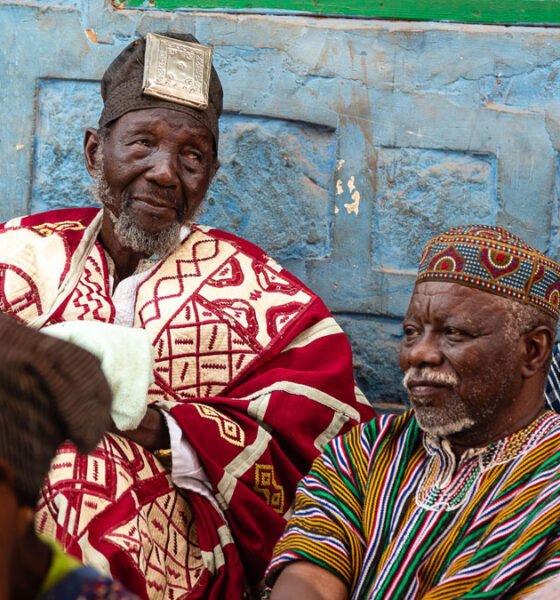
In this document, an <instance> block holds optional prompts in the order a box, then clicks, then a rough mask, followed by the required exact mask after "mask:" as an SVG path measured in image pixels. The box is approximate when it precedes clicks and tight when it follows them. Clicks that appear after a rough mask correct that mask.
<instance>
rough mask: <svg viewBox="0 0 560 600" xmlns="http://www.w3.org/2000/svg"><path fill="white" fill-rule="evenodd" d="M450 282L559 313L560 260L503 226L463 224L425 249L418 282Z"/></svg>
mask: <svg viewBox="0 0 560 600" xmlns="http://www.w3.org/2000/svg"><path fill="white" fill-rule="evenodd" d="M423 281H448V282H450V283H459V284H462V285H468V286H470V287H474V288H479V289H481V290H483V291H485V292H489V293H491V294H496V295H498V296H503V297H505V298H511V299H512V300H517V301H518V302H523V303H525V304H532V305H533V306H536V307H537V308H540V309H542V310H544V311H546V312H547V313H549V314H550V315H552V316H553V317H554V318H556V319H558V316H559V314H560V264H558V263H557V262H555V261H553V260H551V259H550V258H548V257H547V256H545V255H544V254H543V253H542V252H540V251H539V250H537V249H536V248H533V247H532V246H530V245H529V244H526V243H525V242H524V241H523V240H521V239H520V238H518V237H517V236H515V235H513V234H512V233H510V232H509V231H507V230H506V229H502V228H501V227H492V226H489V225H466V226H464V227H456V228H453V229H450V230H449V231H446V232H444V233H441V234H440V235H437V236H436V237H434V238H432V239H431V240H430V241H429V242H428V243H427V244H426V246H425V247H424V250H423V252H422V256H421V258H420V265H419V267H418V275H417V277H416V283H421V282H423Z"/></svg>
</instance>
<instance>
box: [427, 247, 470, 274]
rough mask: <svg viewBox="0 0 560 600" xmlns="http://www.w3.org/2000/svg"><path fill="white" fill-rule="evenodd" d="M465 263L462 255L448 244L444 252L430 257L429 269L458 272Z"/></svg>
mask: <svg viewBox="0 0 560 600" xmlns="http://www.w3.org/2000/svg"><path fill="white" fill-rule="evenodd" d="M464 265H465V260H464V259H463V257H462V256H461V255H460V254H459V253H458V252H457V250H455V248H453V247H452V246H450V247H449V248H447V249H446V250H445V251H444V252H441V253H440V254H437V255H436V256H434V257H433V258H432V261H431V263H430V266H429V269H430V270H432V271H444V272H452V271H456V272H458V273H460V272H461V271H462V270H463V267H464Z"/></svg>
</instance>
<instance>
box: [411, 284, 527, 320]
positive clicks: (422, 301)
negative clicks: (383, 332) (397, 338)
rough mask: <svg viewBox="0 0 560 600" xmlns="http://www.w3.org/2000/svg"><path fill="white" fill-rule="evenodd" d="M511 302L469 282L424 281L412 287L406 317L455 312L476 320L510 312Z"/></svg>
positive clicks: (451, 313)
mask: <svg viewBox="0 0 560 600" xmlns="http://www.w3.org/2000/svg"><path fill="white" fill-rule="evenodd" d="M514 302H515V301H514V300H509V299H507V298H502V297H501V296H497V295H495V294H491V293H489V292H485V291H483V290H481V289H479V288H476V287H471V286H468V285H463V284H458V283H451V282H447V281H423V282H420V283H417V284H416V285H415V286H414V290H413V292H412V296H411V299H410V303H409V306H408V310H407V312H406V316H407V317H410V316H411V315H440V316H441V315H451V316H452V315H458V316H468V317H469V318H470V319H471V320H473V321H477V320H479V319H484V318H488V315H489V314H495V315H498V314H502V313H506V312H508V311H510V310H511V308H512V305H513V303H514Z"/></svg>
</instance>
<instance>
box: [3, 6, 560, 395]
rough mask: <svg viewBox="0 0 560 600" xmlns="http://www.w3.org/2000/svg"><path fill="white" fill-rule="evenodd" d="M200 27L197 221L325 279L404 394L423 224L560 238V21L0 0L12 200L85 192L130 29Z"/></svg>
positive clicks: (330, 296)
mask: <svg viewBox="0 0 560 600" xmlns="http://www.w3.org/2000/svg"><path fill="white" fill-rule="evenodd" d="M167 29H171V30H175V31H190V32H192V33H194V34H195V35H196V36H197V37H198V38H199V39H200V40H201V41H203V42H206V43H209V44H212V45H213V46H214V49H215V65H216V67H217V69H218V71H219V73H220V76H221V79H222V83H223V86H224V91H225V111H226V112H225V115H224V118H223V120H222V124H221V129H222V140H221V147H220V159H221V161H222V167H221V169H220V171H219V173H218V175H217V177H216V179H215V181H214V183H213V185H212V188H211V190H210V192H209V197H208V202H207V206H206V210H205V213H204V215H203V217H202V219H201V220H202V221H204V222H207V223H209V224H212V225H215V226H218V227H221V228H224V229H229V230H231V231H233V232H235V233H237V234H239V235H242V236H244V237H246V238H248V239H250V240H252V241H254V242H256V243H257V244H259V245H261V246H263V247H264V248H265V249H266V250H268V251H269V252H270V253H271V254H272V255H273V256H274V257H276V258H277V259H279V260H280V261H281V262H282V263H283V264H284V265H285V266H286V267H288V268H289V269H291V270H292V271H293V272H295V273H296V274H297V275H299V276H300V277H301V278H302V279H304V280H305V281H306V282H307V283H308V284H309V285H310V286H311V287H312V288H313V289H314V290H315V291H317V292H318V293H319V294H321V295H322V297H323V298H324V300H325V301H326V303H327V304H328V306H329V307H330V308H331V310H333V311H334V312H335V313H336V315H337V318H338V320H339V321H340V323H341V324H342V326H343V327H344V328H345V330H346V331H347V333H348V335H349V336H350V339H351V341H352V344H353V347H354V351H355V366H356V373H357V377H358V381H359V383H360V385H361V386H362V388H363V390H364V391H365V393H366V395H367V396H368V397H369V398H370V399H371V400H372V401H373V402H376V403H378V405H380V406H384V407H387V406H388V405H391V404H394V403H397V404H398V403H401V402H402V401H403V399H404V396H403V392H402V390H401V385H400V375H399V372H398V366H397V350H398V343H399V340H400V317H401V316H402V314H403V311H404V309H405V307H406V304H407V301H408V298H409V295H410V292H411V290H412V286H413V281H414V269H415V265H416V261H417V258H418V255H419V253H420V250H421V247H422V245H423V243H424V241H425V240H426V239H427V238H428V237H429V236H430V235H432V234H435V233H437V232H439V231H440V230H442V229H443V228H447V227H449V226H453V225H457V224H461V223H466V222H475V221H476V222H480V223H496V224H500V225H504V226H506V227H509V228H510V229H512V230H513V231H514V232H515V233H517V234H519V235H521V236H522V237H524V238H526V239H527V240H528V241H529V242H531V243H533V244H535V245H536V246H538V247H539V248H541V249H542V250H546V251H548V252H550V253H551V254H552V255H553V256H555V257H558V246H559V242H560V210H559V202H558V189H560V188H559V182H560V179H559V173H560V170H559V165H560V163H559V160H558V156H559V155H558V151H559V149H560V100H559V92H560V74H559V73H560V31H559V30H558V29H554V28H546V29H545V28H524V27H500V26H482V25H481V26H466V25H451V24H435V23H423V24H421V23H406V22H382V21H373V20H359V19H330V18H327V19H325V18H312V17H297V16H290V17H282V16H274V15H255V14H253V15H243V14H220V13H192V12H182V11H181V12H175V13H172V12H165V11H159V12H158V11H136V10H116V9H115V8H113V6H112V5H111V3H110V2H108V1H104V2H102V1H101V0H97V1H95V2H94V1H87V0H58V1H55V0H52V1H48V0H43V1H41V2H38V1H32V0H20V1H19V2H9V1H6V0H0V39H1V40H2V44H0V73H1V77H2V80H1V82H2V85H1V86H0V101H1V103H2V106H3V107H4V112H3V118H2V120H1V122H0V218H2V220H4V219H7V218H9V217H12V216H15V215H19V214H24V213H28V212H35V211H39V210H45V209H49V208H55V207H59V206H69V205H84V204H90V203H91V200H90V198H89V192H88V186H89V180H88V177H87V173H86V171H85V168H84V167H83V164H82V154H81V145H82V136H83V131H84V127H86V126H96V122H97V118H98V115H99V111H100V106H101V104H100V98H99V95H98V81H99V79H100V77H101V75H102V73H103V71H104V69H105V68H106V66H107V65H108V64H109V62H110V61H111V60H112V59H113V57H114V56H116V55H117V54H118V52H119V51H120V50H121V49H122V48H123V47H124V46H125V45H126V44H127V43H128V42H129V41H130V40H131V39H133V38H134V37H135V36H136V35H137V34H138V33H142V34H144V33H147V32H148V31H164V30H167Z"/></svg>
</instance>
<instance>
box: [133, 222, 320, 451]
mask: <svg viewBox="0 0 560 600" xmlns="http://www.w3.org/2000/svg"><path fill="white" fill-rule="evenodd" d="M311 300H312V296H311V295H310V294H309V293H308V292H307V291H306V290H304V289H303V288H302V287H301V285H299V284H298V283H297V282H293V281H291V280H290V279H288V278H287V277H286V276H285V275H284V274H283V273H282V272H281V270H280V269H279V267H278V265H277V264H276V263H274V262H273V261H271V260H266V261H264V260H263V261H257V260H255V259H254V257H251V256H249V255H247V254H246V253H245V252H244V251H243V250H241V249H240V248H238V247H237V245H236V244H235V243H234V242H232V241H226V240H221V239H216V238H214V237H212V236H211V235H208V234H207V233H206V228H204V227H201V226H193V229H192V232H191V234H190V235H189V237H188V238H187V240H186V241H185V242H184V243H183V244H181V246H180V247H179V248H178V249H177V250H176V251H175V252H174V253H173V254H172V255H171V256H170V257H169V258H168V259H167V260H166V261H164V262H163V263H162V264H161V265H160V266H159V268H157V269H156V270H155V271H154V272H153V274H151V275H150V276H149V277H148V279H147V280H146V281H144V282H143V283H142V284H141V285H140V286H139V288H138V292H137V303H136V315H137V317H136V322H135V326H137V327H142V328H143V329H146V331H147V332H148V334H149V335H150V338H151V339H152V340H153V345H154V348H155V351H156V356H155V358H156V368H155V372H156V375H157V381H156V383H155V385H154V386H153V388H152V390H151V397H152V398H158V397H159V398H161V397H162V394H163V396H164V397H165V399H166V400H168V401H170V400H173V399H175V400H176V401H177V400H182V399H184V400H187V399H193V398H197V397H209V396H210V397H211V396H217V395H219V394H220V393H221V392H222V390H223V389H224V388H225V387H226V386H228V385H229V384H230V383H231V382H232V381H234V380H235V379H238V378H239V377H240V376H241V374H242V373H243V372H244V371H246V370H247V369H249V368H250V366H251V364H253V363H254V361H255V360H258V359H259V357H260V356H261V355H262V353H263V352H264V351H266V348H267V347H268V346H269V344H270V343H271V341H272V340H273V339H275V338H276V337H277V336H278V335H279V334H281V333H282V331H283V330H284V329H285V328H286V327H287V326H288V325H289V324H290V322H291V321H292V320H293V319H294V318H296V317H297V316H298V315H299V314H300V313H301V311H302V310H304V309H305V307H306V306H307V304H308V303H309V302H310V301H311ZM165 390H173V394H174V398H172V397H169V396H168V395H167V394H168V393H167V392H166V391H165ZM223 423H224V422H222V429H221V431H223V432H224V436H225V437H224V439H225V438H227V437H228V436H229V438H230V440H231V439H234V440H235V439H237V437H236V436H237V433H236V432H233V431H230V432H225V430H224V425H223ZM232 443H233V442H232Z"/></svg>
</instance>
